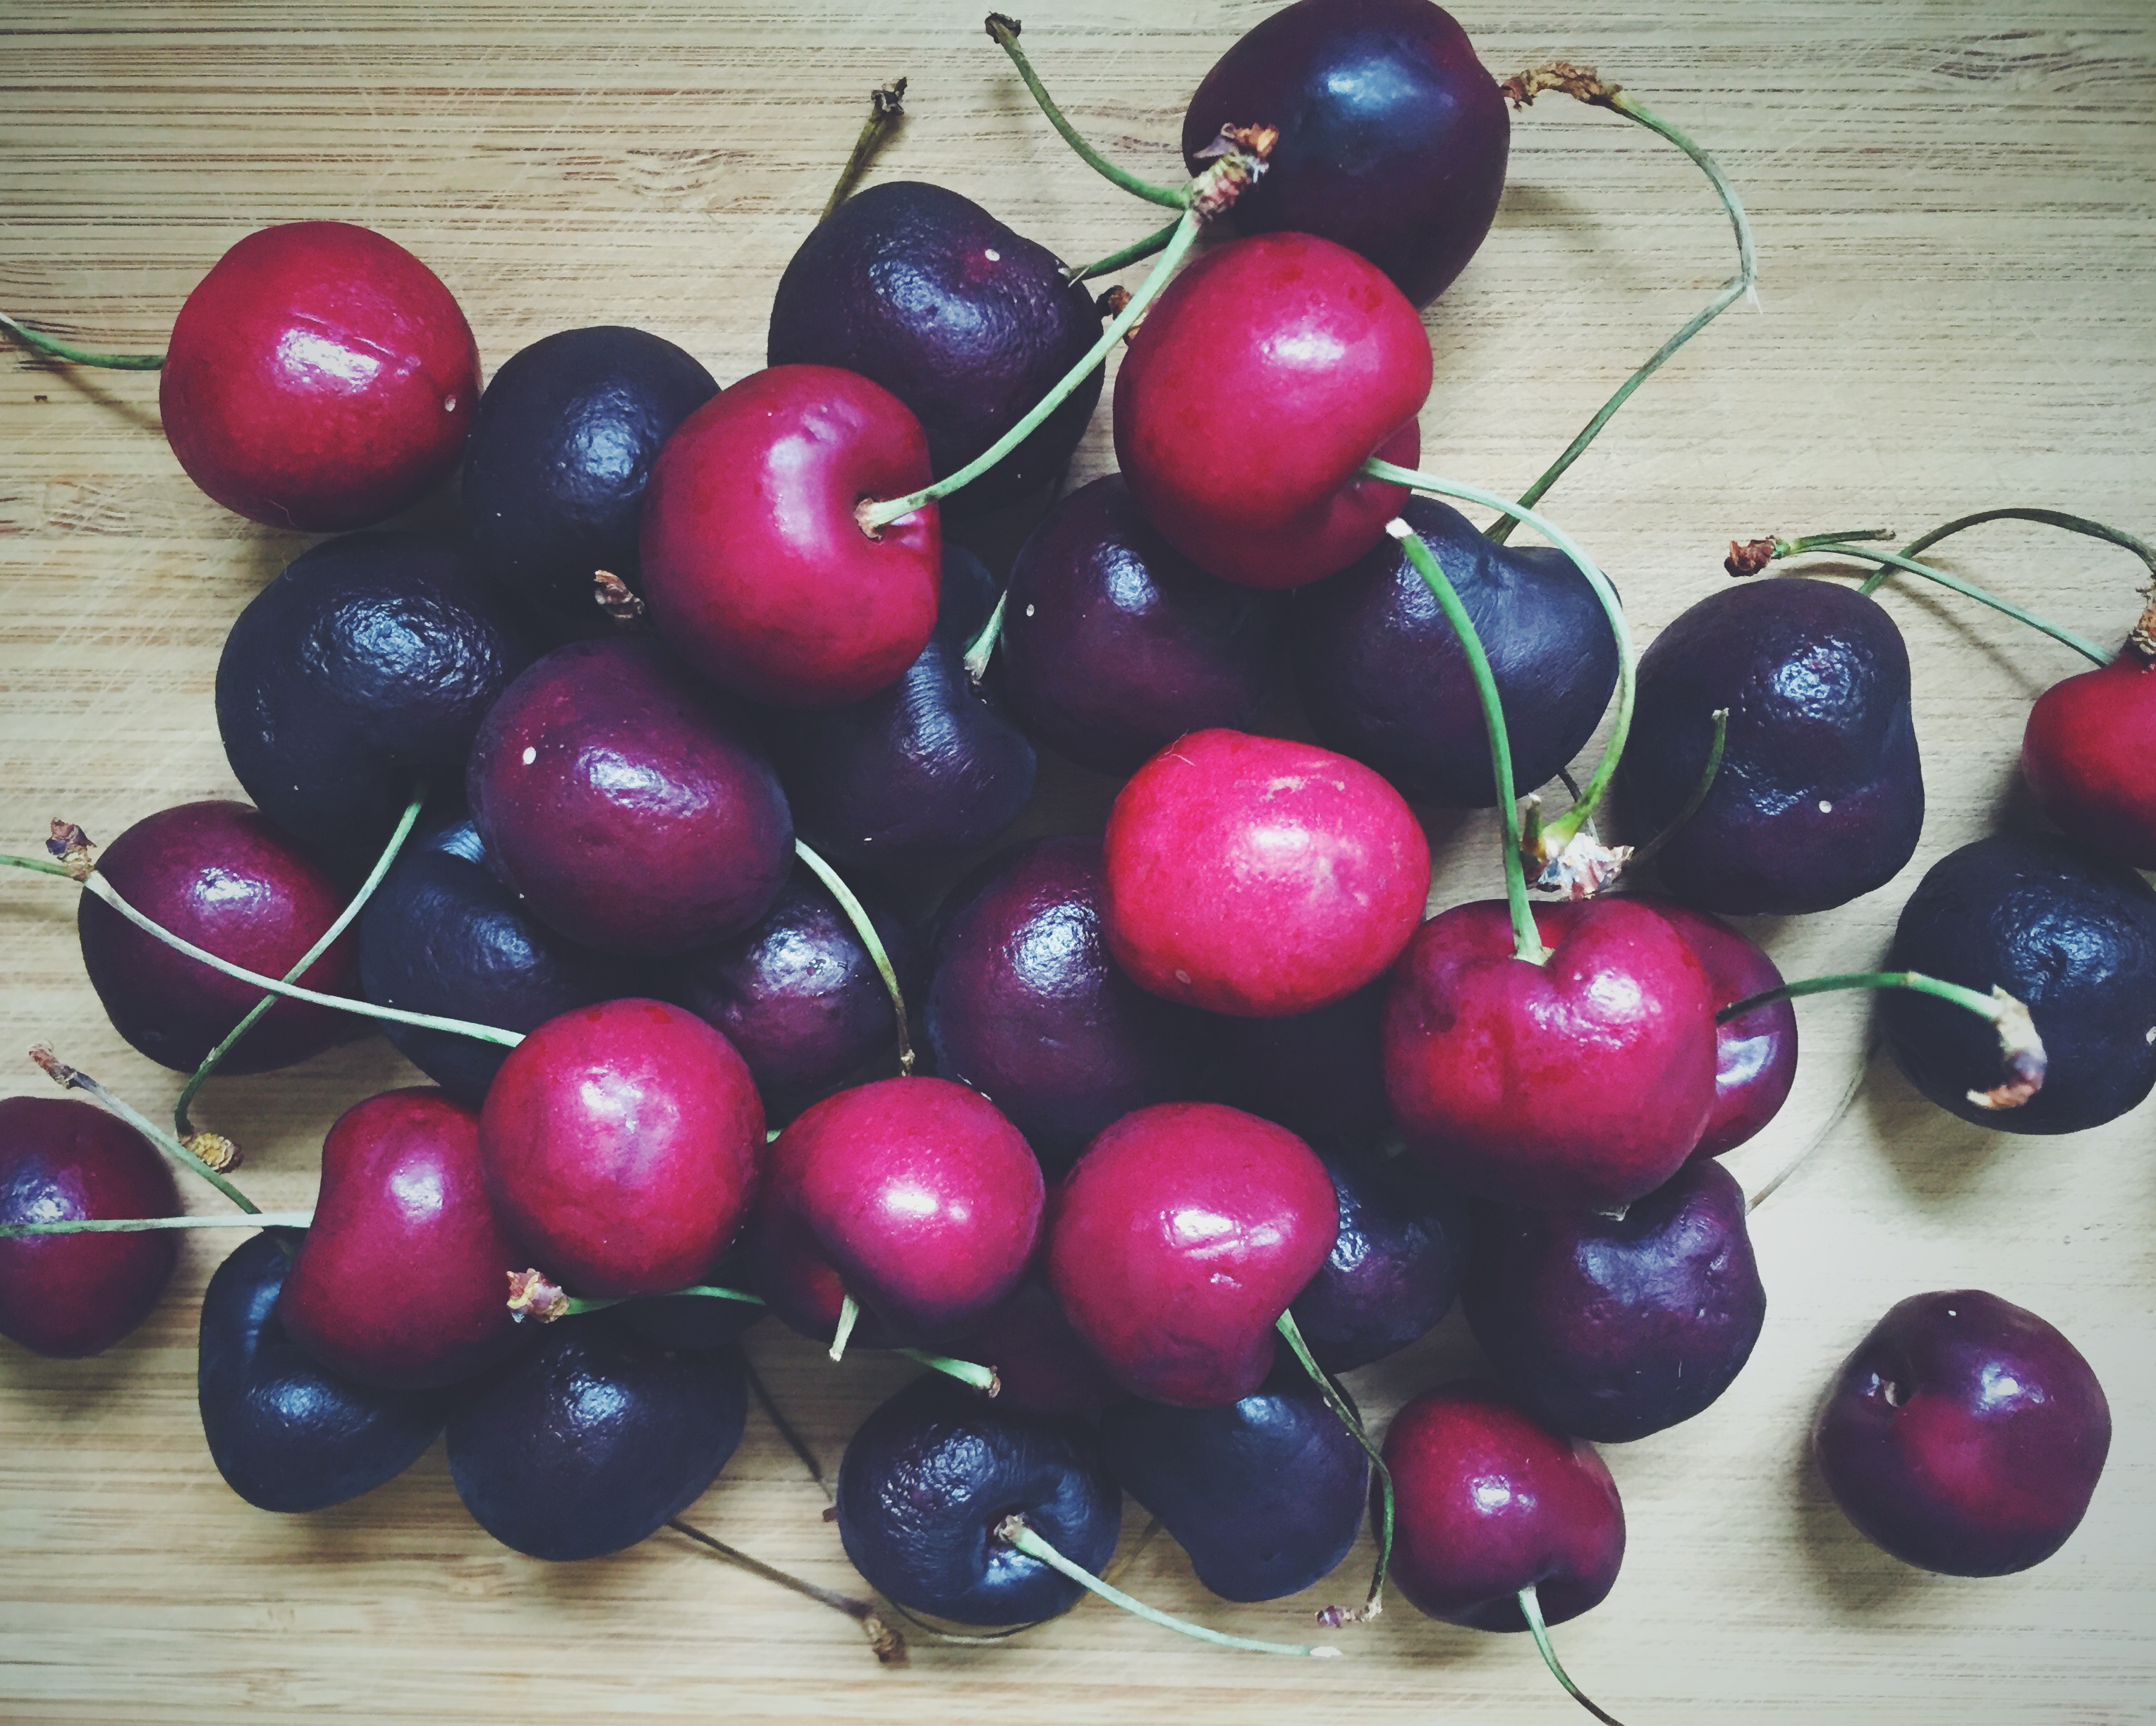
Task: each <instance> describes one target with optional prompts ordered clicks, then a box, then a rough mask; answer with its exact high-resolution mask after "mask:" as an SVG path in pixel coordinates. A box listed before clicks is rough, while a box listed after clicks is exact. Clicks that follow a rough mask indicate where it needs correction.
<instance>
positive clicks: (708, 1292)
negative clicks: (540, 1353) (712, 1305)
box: [554, 1283, 764, 1319]
mask: <svg viewBox="0 0 2156 1726" xmlns="http://www.w3.org/2000/svg"><path fill="white" fill-rule="evenodd" d="M685 1295H694V1296H696V1298H699V1299H702V1300H737V1301H742V1302H744V1303H747V1305H749V1306H752V1307H760V1306H762V1305H763V1304H764V1298H763V1297H762V1295H760V1294H751V1293H749V1292H748V1290H747V1289H746V1288H721V1287H720V1286H719V1285H718V1284H717V1283H691V1284H690V1286H689V1287H688V1288H670V1289H668V1290H667V1291H666V1292H665V1293H663V1294H649V1295H643V1294H594V1295H591V1296H585V1295H581V1294H572V1295H570V1296H568V1297H567V1299H565V1300H564V1301H563V1302H562V1309H561V1310H560V1312H559V1313H557V1314H555V1315H554V1316H556V1317H557V1318H562V1319H573V1318H575V1317H576V1316H577V1314H580V1313H598V1312H603V1311H604V1310H605V1309H607V1308H608V1307H618V1306H620V1305H622V1304H623V1303H624V1302H627V1301H632V1300H675V1299H678V1298H681V1297H683V1296H685Z"/></svg>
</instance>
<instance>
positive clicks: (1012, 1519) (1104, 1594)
mask: <svg viewBox="0 0 2156 1726" xmlns="http://www.w3.org/2000/svg"><path fill="white" fill-rule="evenodd" d="M996 1539H998V1540H1000V1541H1002V1542H1003V1543H1004V1544H1005V1545H1006V1546H1012V1547H1015V1548H1017V1549H1018V1550H1019V1551H1020V1552H1022V1553H1024V1554H1025V1555H1026V1556H1027V1557H1028V1558H1030V1559H1037V1560H1039V1562H1040V1563H1042V1564H1044V1565H1047V1566H1048V1567H1049V1569H1050V1570H1056V1571H1060V1573H1061V1574H1062V1575H1065V1576H1068V1577H1069V1578H1070V1580H1072V1581H1073V1582H1075V1583H1076V1584H1077V1585H1079V1586H1080V1587H1081V1588H1084V1589H1087V1590H1091V1592H1092V1593H1094V1594H1097V1595H1100V1596H1101V1599H1102V1600H1104V1601H1107V1602H1108V1604H1109V1605H1110V1606H1121V1607H1122V1609H1123V1610H1124V1611H1126V1612H1130V1613H1134V1614H1136V1615H1137V1616H1138V1617H1140V1618H1142V1619H1144V1620H1145V1621H1146V1622H1147V1623H1148V1624H1158V1626H1160V1627H1161V1628H1162V1629H1163V1630H1172V1631H1175V1632H1176V1633H1177V1634H1178V1636H1195V1637H1196V1638H1197V1639H1198V1640H1199V1641H1201V1642H1211V1643H1213V1644H1214V1645H1215V1646H1217V1647H1222V1648H1244V1649H1248V1650H1249V1651H1250V1652H1253V1653H1256V1654H1291V1655H1294V1656H1296V1657H1297V1658H1299V1659H1303V1660H1337V1658H1338V1657H1339V1655H1340V1651H1339V1650H1338V1649H1337V1648H1327V1647H1312V1645H1311V1644H1309V1643H1307V1642H1265V1641H1259V1640H1258V1639H1257V1638H1256V1637H1255V1636H1229V1634H1228V1633H1227V1631H1222V1630H1208V1629H1207V1628H1206V1627H1205V1626H1204V1625H1202V1624H1193V1623H1192V1622H1190V1621H1189V1620H1188V1619H1187V1618H1178V1617H1176V1616H1173V1614H1171V1613H1168V1612H1163V1611H1161V1610H1160V1608H1159V1607H1158V1606H1147V1604H1146V1603H1145V1602H1144V1601H1142V1600H1139V1599H1138V1598H1137V1596H1136V1595H1127V1594H1125V1593H1124V1592H1123V1591H1122V1589H1120V1588H1118V1587H1116V1585H1115V1584H1113V1583H1112V1582H1104V1581H1103V1580H1101V1578H1100V1577H1098V1576H1096V1575H1094V1574H1093V1573H1092V1572H1091V1570H1087V1569H1086V1568H1085V1567H1084V1566H1083V1565H1077V1564H1074V1563H1072V1562H1071V1561H1070V1560H1069V1559H1067V1558H1065V1557H1064V1555H1063V1554H1061V1553H1060V1552H1058V1551H1057V1550H1056V1549H1055V1548H1054V1547H1053V1546H1051V1545H1050V1544H1048V1542H1047V1541H1045V1540H1044V1539H1041V1538H1040V1536H1039V1534H1035V1533H1034V1531H1033V1530H1032V1529H1029V1528H1028V1527H1027V1526H1026V1524H1025V1519H1024V1517H1019V1516H1007V1517H1005V1518H1004V1519H1003V1521H1002V1522H1000V1523H998V1524H997V1525H996Z"/></svg>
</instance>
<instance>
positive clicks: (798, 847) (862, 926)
mask: <svg viewBox="0 0 2156 1726" xmlns="http://www.w3.org/2000/svg"><path fill="white" fill-rule="evenodd" d="M793 854H794V855H795V856H796V857H798V858H800V859H801V861H802V862H803V863H806V864H808V868H809V870H810V872H811V873H814V876H815V877H816V878H817V879H818V880H819V881H821V882H822V883H824V886H825V887H826V888H827V889H829V891H830V894H831V897H832V898H833V899H836V900H838V902H839V909H840V910H842V911H844V913H845V914H846V920H847V921H848V922H849V923H850V924H853V925H854V933H855V935H859V936H860V939H861V945H863V946H864V947H865V948H867V949H868V953H869V957H870V959H871V960H874V961H875V968H876V975H877V976H880V977H881V978H882V979H883V986H884V988H885V991H886V992H888V993H889V995H890V996H891V1017H892V1019H893V1020H894V1021H896V1024H897V1027H898V1070H899V1071H900V1072H901V1073H911V1072H912V1071H913V1040H912V1037H911V1034H910V1033H909V1032H908V1031H907V1029H906V991H904V990H902V989H901V988H900V987H899V986H898V969H897V967H896V965H893V964H892V963H891V955H890V953H889V952H888V951H887V950H885V947H884V944H883V937H882V936H881V935H878V934H877V933H876V926H875V918H873V917H871V916H870V915H869V914H868V908H867V907H866V906H865V905H864V904H862V903H861V902H860V899H856V898H855V896H854V889H852V888H850V887H849V886H847V885H846V883H845V880H844V877H842V876H841V875H840V874H839V872H838V871H837V870H836V869H834V868H832V867H831V866H830V864H829V863H826V862H824V859H823V858H820V857H819V856H817V855H816V853H814V852H813V851H811V850H810V849H809V848H808V847H807V846H806V845H804V844H803V843H802V842H801V841H800V840H798V839H796V840H795V841H794V842H793ZM834 1358H835V1357H834Z"/></svg>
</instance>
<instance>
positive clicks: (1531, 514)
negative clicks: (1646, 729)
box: [1362, 456, 1640, 863]
mask: <svg viewBox="0 0 2156 1726" xmlns="http://www.w3.org/2000/svg"><path fill="white" fill-rule="evenodd" d="M1362 471H1363V473H1365V474H1368V475H1369V476H1370V477H1371V478H1372V479H1383V480H1388V481H1389V482H1390V483H1391V484H1394V485H1404V486H1408V487H1409V488H1411V489H1414V490H1416V491H1426V492H1430V493H1432V494H1435V496H1438V497H1441V498H1452V499H1457V500H1458V501H1460V502H1462V503H1469V504H1481V506H1482V507H1483V508H1484V509H1486V510H1496V511H1497V512H1498V513H1499V514H1500V515H1507V516H1509V517H1511V518H1512V519H1513V520H1517V521H1519V522H1522V523H1523V524H1524V525H1527V526H1528V527H1531V528H1532V529H1533V530H1535V531H1536V532H1537V533H1538V534H1540V535H1542V536H1543V538H1544V539H1546V540H1548V541H1549V542H1550V544H1552V545H1554V546H1556V547H1557V549H1558V551H1562V552H1563V553H1564V555H1565V556H1567V557H1569V558H1570V559H1571V560H1572V561H1573V566H1574V567H1575V568H1577V569H1578V571H1579V572H1580V574H1581V575H1582V576H1584V577H1585V578H1586V581H1587V585H1588V586H1589V587H1591V588H1593V589H1594V597H1596V598H1597V599H1598V600H1599V601H1600V602H1602V610H1603V612H1604V615H1605V616H1606V617H1608V618H1609V632H1610V633H1611V635H1612V636H1613V637H1614V638H1615V639H1616V643H1617V718H1616V720H1615V722H1614V724H1613V725H1611V726H1610V729H1609V742H1608V743H1607V744H1605V745H1604V746H1603V750H1602V759H1601V760H1600V761H1597V762H1596V763H1595V764H1594V773H1593V774H1592V775H1590V776H1589V778H1588V781H1587V788H1586V790H1584V791H1582V792H1581V793H1580V795H1579V797H1578V801H1577V802H1574V803H1573V806H1572V807H1570V808H1569V809H1568V810H1566V811H1565V812H1564V813H1563V814H1562V815H1560V816H1558V817H1557V819H1556V820H1554V821H1553V822H1548V824H1546V825H1545V826H1544V827H1543V830H1542V840H1541V844H1540V847H1539V849H1538V851H1537V861H1538V862H1541V863H1548V862H1549V861H1550V860H1551V859H1552V858H1554V857H1556V856H1558V854H1559V853H1561V852H1563V849H1564V848H1565V847H1566V846H1567V845H1568V844H1569V843H1571V841H1572V838H1573V835H1574V834H1576V833H1577V832H1578V831H1579V830H1580V829H1581V828H1582V827H1584V826H1586V824H1587V822H1588V820H1589V817H1591V816H1593V815H1594V812H1595V810H1596V808H1597V807H1599V806H1600V804H1601V802H1602V799H1603V796H1604V793H1606V792H1607V791H1609V781H1611V780H1612V779H1614V778H1615V777H1616V776H1617V763H1618V762H1619V761H1620V760H1621V759H1622V758H1623V756H1624V754H1625V739H1626V738H1628V737H1630V735H1632V706H1633V703H1634V701H1635V699H1636V698H1637V696H1638V693H1639V682H1640V655H1639V651H1638V649H1637V648H1635V647H1634V646H1633V643H1632V626H1631V624H1630V622H1627V621H1626V619H1625V607H1624V603H1623V602H1622V601H1620V599H1619V598H1618V597H1617V590H1616V589H1615V588H1614V587H1612V586H1610V585H1609V577H1608V576H1605V575H1604V574H1603V573H1602V571H1600V570H1599V569H1597V568H1596V567H1595V566H1594V560H1593V559H1591V558H1590V557H1589V556H1588V555H1587V554H1586V552H1584V551H1582V550H1581V549H1580V548H1579V544H1578V541H1577V540H1574V539H1573V537H1572V535H1570V534H1568V533H1567V532H1566V531H1565V530H1563V528H1561V527H1559V526H1558V525H1557V524H1556V523H1555V522H1554V521H1552V520H1550V519H1549V518H1548V516H1546V515H1537V514H1536V513H1535V511H1534V510H1532V508H1531V507H1529V506H1528V505H1527V504H1515V503H1512V502H1509V501H1508V500H1507V499H1504V498H1501V497H1499V496H1497V495H1496V494H1495V493H1492V492H1487V491H1484V490H1482V489H1481V488H1480V487H1478V486H1473V485H1463V484H1460V482H1459V481H1458V480H1456V479H1440V478H1439V477H1438V476H1437V475H1436V474H1424V473H1419V472H1418V471H1417V470H1416V469H1413V468H1402V467H1396V466H1394V464H1392V463H1391V462H1388V461H1380V460H1379V459H1378V458H1377V457H1376V456H1372V457H1371V458H1370V459H1369V460H1368V461H1366V462H1364V463H1363V468H1362Z"/></svg>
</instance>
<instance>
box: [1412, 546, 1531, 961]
mask: <svg viewBox="0 0 2156 1726" xmlns="http://www.w3.org/2000/svg"><path fill="white" fill-rule="evenodd" d="M1385 531H1386V532H1387V533H1389V534H1390V535H1392V536H1393V537H1394V539H1396V540H1399V542H1400V551H1401V553H1402V554H1403V555H1404V556H1405V557H1406V558H1407V561H1409V563H1411V564H1413V565H1414V569H1415V573H1416V574H1417V575H1419V576H1421V577H1422V579H1423V584H1424V586H1427V587H1428V588H1429V589H1430V592H1431V594H1432V595H1433V596H1434V597H1435V599H1436V601H1437V605H1438V609H1439V610H1440V611H1441V612H1444V613H1445V622H1448V623H1450V625H1451V626H1452V629H1453V633H1455V635H1457V636H1458V637H1459V638H1460V649H1461V651H1462V652H1464V653H1466V655H1467V669H1468V671H1469V673H1470V674H1471V676H1472V677H1473V678H1474V679H1475V693H1476V695H1477V696H1478V697H1479V698H1480V699H1481V703H1482V725H1483V729H1484V730H1486V732H1487V733H1488V734H1489V738H1490V771H1491V776H1492V777H1493V778H1494V779H1495V780H1496V785H1497V811H1498V813H1499V815H1500V816H1501V817H1503V820H1504V823H1505V841H1504V853H1505V903H1506V904H1507V907H1509V908H1510V909H1511V911H1512V956H1513V957H1514V958H1515V959H1524V960H1527V962H1528V963H1529V964H1531V965H1541V964H1543V962H1544V961H1546V960H1548V958H1549V949H1548V948H1547V947H1545V946H1544V945H1543V941H1542V935H1541V934H1540V933H1539V932H1538V931H1537V930H1536V928H1535V914H1534V909H1533V907H1532V906H1531V905H1530V904H1528V903H1527V868H1526V865H1525V864H1524V863H1522V861H1521V853H1522V842H1521V835H1520V802H1519V796H1518V794H1517V791H1516V789H1515V788H1514V786H1513V784H1512V740H1511V738H1510V736H1509V735H1508V734H1507V730H1506V728H1505V707H1504V703H1503V702H1502V701H1501V700H1500V699H1499V698H1498V694H1497V679H1496V673H1493V672H1492V671H1491V669H1490V656H1489V654H1488V653H1486V651H1484V649H1483V646H1482V638H1481V635H1480V634H1479V633H1476V627H1475V620H1474V619H1473V618H1471V617H1469V616H1468V615H1467V607H1466V604H1465V603H1464V602H1462V601H1461V599H1460V592H1459V590H1458V589H1457V588H1455V586H1453V585H1452V582H1451V581H1450V578H1449V577H1447V576H1446V575H1445V571H1444V569H1443V568H1442V567H1441V566H1440V564H1439V563H1438V561H1437V559H1436V557H1435V556H1434V555H1433V554H1432V553H1431V551H1430V547H1429V546H1427V545H1424V544H1423V542H1422V540H1420V538H1419V537H1418V536H1417V535H1416V533H1415V530H1414V529H1413V528H1411V527H1409V525H1408V524H1407V523H1406V522H1405V521H1404V520H1401V519H1400V518H1399V517H1398V516H1395V517H1394V518H1393V520H1390V521H1389V522H1387V523H1386V524H1385Z"/></svg>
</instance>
